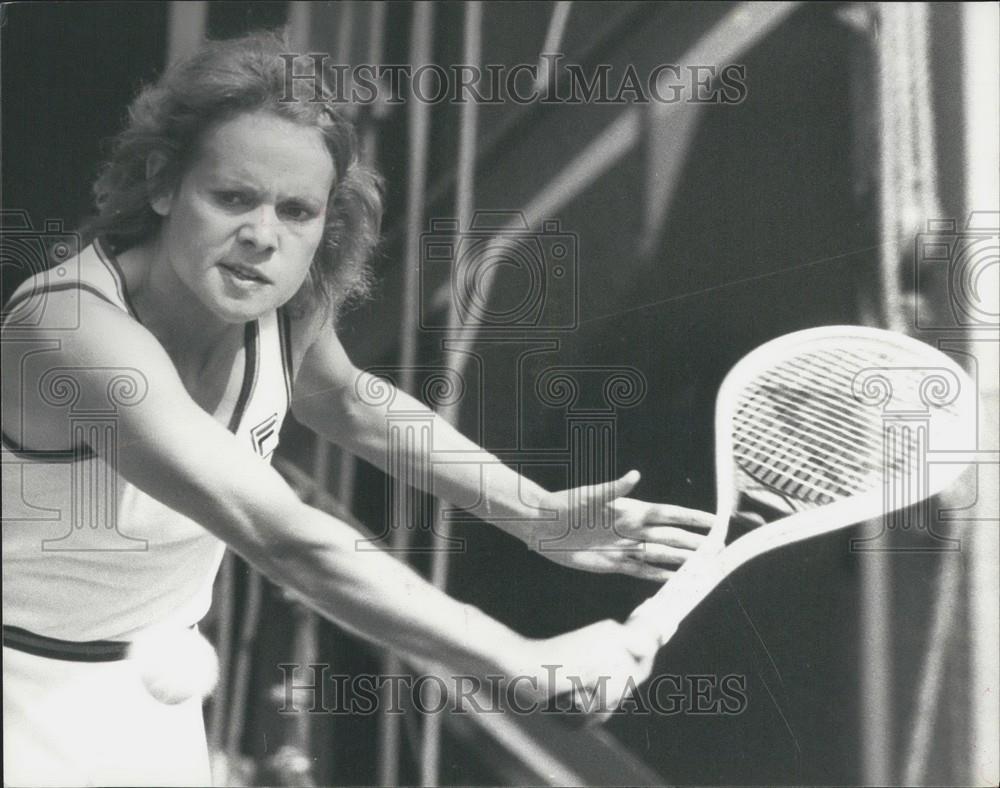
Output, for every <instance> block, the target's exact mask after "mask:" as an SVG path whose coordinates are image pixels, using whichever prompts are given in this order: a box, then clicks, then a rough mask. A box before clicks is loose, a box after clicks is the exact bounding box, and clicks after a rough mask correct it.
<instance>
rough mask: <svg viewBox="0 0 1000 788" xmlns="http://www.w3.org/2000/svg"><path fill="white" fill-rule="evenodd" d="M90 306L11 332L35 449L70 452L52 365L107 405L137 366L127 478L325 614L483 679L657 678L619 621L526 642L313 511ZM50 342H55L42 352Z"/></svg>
mask: <svg viewBox="0 0 1000 788" xmlns="http://www.w3.org/2000/svg"><path fill="white" fill-rule="evenodd" d="M80 302H85V303H84V306H83V314H82V316H81V320H80V323H81V325H83V326H84V328H83V329H78V330H75V331H71V332H62V331H57V330H55V329H49V328H46V327H45V326H44V325H43V326H42V327H40V328H33V329H32V330H31V332H30V335H31V341H30V342H28V343H22V342H18V341H14V340H16V339H17V337H19V336H21V334H19V333H18V332H15V331H5V333H4V354H3V373H4V374H3V379H4V384H3V386H4V405H3V407H4V417H5V418H4V422H5V424H12V423H14V422H16V423H17V424H19V425H22V426H21V427H20V428H19V431H20V432H21V435H18V436H15V437H16V438H17V439H18V440H19V441H20V443H21V444H22V445H25V446H28V447H30V448H66V446H65V443H66V441H67V436H68V434H69V429H68V425H69V413H68V412H67V411H66V410H65V409H62V410H61V409H60V408H58V407H54V406H53V405H51V404H50V403H49V402H47V401H46V400H45V398H43V397H42V396H41V393H40V392H41V390H40V386H41V384H42V383H43V376H44V375H45V373H46V372H50V371H51V370H53V369H55V368H60V374H61V375H67V376H69V377H71V378H73V379H74V380H75V381H76V385H77V386H78V387H79V389H80V393H79V399H78V401H93V402H99V401H101V400H102V398H103V400H104V401H107V396H108V394H107V392H108V390H109V389H108V387H109V384H110V383H111V381H112V379H113V378H115V377H118V376H121V375H122V374H123V371H125V372H126V373H127V374H135V375H137V376H138V377H140V378H141V379H143V382H144V385H143V388H144V389H145V395H144V396H142V397H141V398H139V399H138V401H137V402H135V403H134V404H131V405H128V406H125V407H121V408H119V409H118V412H117V435H116V437H117V443H116V457H117V460H116V461H117V470H118V473H119V474H120V475H121V476H123V477H124V478H125V479H127V480H128V481H129V482H131V483H132V484H135V485H136V486H137V487H139V488H140V489H141V490H143V491H144V492H146V493H147V494H149V495H151V496H152V497H154V498H156V499H157V500H159V501H160V502H162V503H164V504H165V505H167V506H169V507H170V508H172V509H174V510H176V511H178V512H180V513H181V514H183V515H185V516H187V517H189V518H191V519H192V520H194V521H196V522H198V523H201V524H202V525H203V526H204V527H205V528H206V529H208V530H209V531H211V532H212V533H213V534H215V535H216V536H218V537H219V538H220V539H222V540H224V541H225V542H226V543H227V544H229V545H230V546H231V547H232V548H233V549H234V550H235V551H236V552H238V553H239V554H240V555H242V556H243V557H244V558H246V559H247V560H248V561H249V562H250V563H251V564H253V565H254V566H256V567H257V568H258V569H259V570H260V571H262V572H263V573H264V574H265V575H267V576H268V577H270V578H271V579H272V580H274V581H275V582H277V583H278V584H280V585H282V586H286V587H288V588H291V589H293V590H295V591H296V592H298V593H299V594H301V595H302V596H304V597H305V598H306V599H307V601H308V602H309V603H310V604H311V605H312V606H313V607H315V608H316V609H317V610H318V611H319V612H320V613H322V614H323V615H325V616H326V617H328V618H330V619H333V620H335V621H337V622H339V623H341V624H342V625H344V626H345V627H347V628H348V629H350V630H352V631H354V632H356V633H358V634H360V635H362V636H363V637H366V638H368V639H371V640H374V641H376V642H379V643H381V644H383V645H385V646H388V647H390V648H393V649H397V650H400V651H402V652H404V653H406V654H409V655H412V656H414V657H417V658H418V659H423V660H427V661H432V662H441V663H444V664H446V665H448V666H449V667H450V668H452V669H455V670H459V671H462V672H471V673H472V674H473V675H484V674H487V673H495V672H496V671H498V670H499V671H502V672H504V673H514V672H517V673H523V672H527V673H528V674H529V675H534V676H539V677H542V681H543V684H544V677H545V676H546V675H547V673H546V671H545V669H543V668H542V667H541V666H542V664H543V663H560V662H561V664H563V666H564V667H565V668H566V669H567V670H568V672H569V673H575V674H576V675H578V676H580V677H581V678H582V680H583V681H584V683H585V684H589V683H590V682H591V677H590V674H594V676H593V678H594V679H595V680H596V679H597V678H599V677H600V676H601V675H608V674H609V673H610V674H612V675H615V674H617V676H616V677H620V676H621V675H622V674H623V673H627V674H628V675H629V676H631V677H632V678H633V679H635V680H637V681H641V680H642V679H643V678H645V675H646V674H647V672H648V669H649V663H651V657H652V654H648V653H646V650H647V649H646V647H645V644H643V645H642V647H634V646H633V647H632V648H628V647H627V646H626V645H624V644H623V641H622V640H621V638H614V637H611V635H612V634H614V633H617V632H618V631H619V629H620V627H619V625H617V624H615V623H614V622H603V623H602V624H601V625H600V626H599V627H598V628H597V629H596V630H595V628H594V627H588V628H585V629H584V630H580V631H579V632H576V633H570V635H566V636H561V637H560V638H552V639H549V640H545V641H537V640H528V639H526V638H523V637H520V636H519V635H517V634H516V633H514V632H513V631H512V630H510V629H509V628H507V627H506V626H504V625H502V624H500V623H499V622H497V621H495V620H493V619H491V618H489V617H488V616H486V615H485V614H483V613H482V612H480V611H479V610H477V609H475V608H473V607H471V606H469V605H465V604H462V603H460V602H458V601H456V600H454V599H452V598H451V597H449V596H447V595H446V594H444V593H443V592H441V591H439V590H438V589H436V588H435V587H434V586H432V585H431V584H429V583H427V582H426V581H425V580H424V579H423V578H421V577H420V576H419V575H418V574H417V573H416V572H414V571H412V570H411V569H409V568H408V567H407V566H405V565H404V564H402V563H401V562H399V561H397V560H396V559H395V558H393V557H392V556H390V555H389V554H387V553H385V552H383V551H381V550H378V549H374V548H372V546H371V545H370V543H368V542H367V541H365V539H364V536H363V535H362V534H360V533H359V532H358V531H356V530H355V529H354V528H352V527H351V526H349V525H348V524H346V523H344V522H342V521H340V520H337V519H335V518H333V517H331V516H329V515H327V514H325V513H323V512H320V511H317V510H315V509H313V508H311V507H309V506H306V505H305V504H303V503H302V502H301V501H300V499H299V498H298V496H297V495H296V494H295V493H294V492H293V491H292V490H291V488H290V487H289V486H288V484H287V483H286V482H285V481H284V479H282V477H281V476H280V475H279V474H278V473H277V472H276V471H275V470H274V469H272V468H271V466H270V465H269V464H267V463H266V462H263V461H262V460H261V459H260V458H259V457H257V456H256V455H255V454H254V453H253V452H252V451H251V450H250V448H249V447H248V446H244V445H242V443H241V442H240V441H239V440H238V439H237V438H236V436H234V435H233V434H232V433H230V432H229V431H228V430H227V429H225V427H223V426H222V425H221V424H219V423H218V422H217V421H215V420H214V419H213V418H212V417H211V416H209V415H208V414H207V413H205V412H204V411H203V410H201V408H199V407H198V405H197V404H196V403H195V402H194V401H193V400H192V398H191V397H190V396H189V394H188V392H187V391H186V389H185V388H184V385H183V383H182V381H181V380H180V377H179V376H178V374H177V372H176V369H175V368H174V366H173V363H172V362H171V360H170V358H169V356H168V355H167V353H166V352H165V350H164V349H163V347H162V346H161V345H160V344H159V342H158V341H157V340H156V339H155V337H153V336H152V334H150V333H149V332H148V331H147V330H146V329H144V328H142V327H141V326H140V325H139V324H137V323H136V322H134V321H133V320H131V319H130V318H128V317H127V316H126V315H125V314H124V313H122V312H121V311H120V310H118V309H116V308H115V307H113V306H110V305H107V304H104V303H102V302H100V301H99V300H98V299H96V298H94V297H92V296H89V295H86V294H84V295H83V297H82V298H80ZM76 303H78V302H77V301H76V300H75V299H73V298H70V297H68V296H67V294H65V293H51V294H49V295H48V303H46V305H45V308H46V310H47V315H48V316H49V317H47V318H46V320H49V319H51V320H52V322H53V323H54V324H58V323H59V314H58V313H59V310H60V309H64V310H65V309H72V308H75V304H76ZM46 345H51V349H50V350H45V351H43V352H37V351H38V349H39V348H40V347H45V346H46ZM28 348H32V349H34V351H35V352H31V351H30V350H28ZM49 399H51V397H50V398H49ZM60 441H61V442H62V445H60ZM106 459H107V458H106ZM601 627H603V629H601ZM611 630H614V633H613V632H612V631H611ZM588 633H589V634H588ZM581 638H582V640H581ZM560 652H562V653H560ZM637 652H642V653H641V654H640V653H637ZM545 690H546V691H545V692H543V693H542V694H548V693H549V692H553V691H560V690H559V688H554V687H547V688H545Z"/></svg>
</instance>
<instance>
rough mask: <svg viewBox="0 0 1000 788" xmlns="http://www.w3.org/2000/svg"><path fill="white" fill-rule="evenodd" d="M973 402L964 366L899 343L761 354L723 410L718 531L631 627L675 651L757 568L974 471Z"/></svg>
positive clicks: (800, 337)
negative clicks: (699, 615) (686, 632)
mask: <svg viewBox="0 0 1000 788" xmlns="http://www.w3.org/2000/svg"><path fill="white" fill-rule="evenodd" d="M975 402H976V394H975V386H974V384H973V382H972V380H971V379H970V378H969V377H968V375H967V374H966V373H965V371H964V370H963V369H962V368H961V367H959V366H958V365H957V364H956V363H955V362H954V361H952V360H951V359H950V358H948V357H947V356H946V355H944V354H943V353H941V352H940V351H938V350H937V349H935V348H932V347H930V346H929V345H926V344H924V343H922V342H919V341H917V340H915V339H911V338H910V337H907V336H903V335H900V334H896V333H893V332H890V331H882V330H879V329H872V328H864V327H859V326H829V327H823V328H815V329H809V330H806V331H799V332H796V333H794V334H789V335H787V336H783V337H780V338H778V339H775V340H772V341H771V342H768V343H767V344H765V345H762V346H761V347H759V348H758V349H757V350H755V351H753V352H751V353H750V354H749V355H747V356H745V357H744V358H743V359H742V360H741V361H740V362H739V363H738V364H737V365H736V366H735V367H733V369H732V370H731V371H730V372H729V374H728V375H727V376H726V378H725V380H724V381H723V383H722V386H721V388H720V390H719V396H718V400H717V401H716V415H715V434H716V484H717V489H718V497H717V501H718V509H717V511H718V516H717V519H716V522H715V524H714V525H713V526H712V528H711V530H710V531H709V533H708V535H707V537H706V539H705V541H704V542H703V544H702V545H701V547H700V548H699V549H698V550H697V551H696V553H695V554H694V555H693V556H692V557H691V558H690V559H688V561H687V562H686V563H685V564H684V565H683V566H682V567H681V568H680V570H679V571H678V572H677V574H675V575H674V576H673V577H672V578H671V579H670V580H669V581H668V582H667V583H666V584H665V585H664V586H663V587H662V588H661V589H660V590H659V591H658V592H657V593H656V594H655V595H654V596H652V597H650V598H649V599H647V600H646V601H645V602H643V603H642V604H641V605H639V606H638V607H637V608H636V609H635V611H634V612H633V613H632V615H631V616H630V617H629V619H628V621H627V622H626V623H627V626H630V627H634V628H639V629H641V630H643V631H645V632H647V633H649V634H651V635H652V636H653V637H655V638H656V640H657V641H658V642H659V644H660V646H663V644H665V643H666V642H667V641H668V640H670V638H671V637H673V635H674V633H675V632H676V631H677V628H678V627H679V626H680V624H681V622H682V621H683V620H684V619H685V617H687V615H688V614H689V613H690V612H691V611H692V610H694V609H695V607H697V606H698V604H700V603H701V601H702V600H703V599H705V597H706V596H708V595H709V594H710V593H711V592H712V590H713V589H714V588H716V586H718V585H719V584H720V583H721V582H722V581H724V580H725V579H726V578H727V577H728V576H729V575H730V574H732V572H734V571H735V570H736V569H738V568H739V567H741V566H743V565H744V564H745V563H747V562H748V561H750V560H752V559H753V558H756V557H757V556H759V555H762V554H764V553H766V552H769V551H771V550H775V549H777V548H779V547H783V546H785V545H788V544H792V543H793V542H799V541H802V540H803V539H808V538H811V537H814V536H819V535H820V534H825V533H828V532H830V531H833V530H836V529H838V528H846V527H849V526H852V525H855V524H857V523H860V522H863V521H865V520H871V519H873V518H878V517H882V516H883V515H888V514H889V513H891V512H899V510H902V509H904V508H906V507H909V506H912V505H914V504H917V503H920V502H921V501H925V500H927V499H928V498H930V497H931V496H933V495H935V494H937V493H939V492H941V491H942V490H944V489H945V488H946V487H948V486H949V485H950V484H951V483H952V482H953V481H954V480H955V478H956V477H957V476H958V475H959V474H960V473H961V472H962V471H963V470H964V469H965V468H966V467H967V459H966V461H965V462H963V461H962V454H961V452H960V451H956V449H959V448H967V447H969V446H970V445H972V446H974V445H975V437H974V436H975V413H976V408H975ZM967 456H968V455H967V454H966V458H967Z"/></svg>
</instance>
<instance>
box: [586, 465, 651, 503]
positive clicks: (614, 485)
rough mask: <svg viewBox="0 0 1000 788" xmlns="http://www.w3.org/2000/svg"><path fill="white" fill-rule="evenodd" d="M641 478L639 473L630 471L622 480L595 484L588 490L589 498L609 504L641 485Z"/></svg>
mask: <svg viewBox="0 0 1000 788" xmlns="http://www.w3.org/2000/svg"><path fill="white" fill-rule="evenodd" d="M639 478H640V476H639V471H635V470H633V471H629V472H628V473H626V474H625V475H624V476H622V477H621V478H620V479H615V480H614V481H611V482H604V484H595V485H594V486H593V487H590V488H588V490H587V497H588V498H590V499H595V498H596V499H597V500H599V501H604V502H608V503H609V502H611V501H613V500H615V499H616V498H621V497H623V496H625V495H628V494H629V493H630V492H632V489H633V488H634V487H635V486H636V485H637V484H638V483H639Z"/></svg>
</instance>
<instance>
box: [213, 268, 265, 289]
mask: <svg viewBox="0 0 1000 788" xmlns="http://www.w3.org/2000/svg"><path fill="white" fill-rule="evenodd" d="M219 267H220V268H221V269H222V270H223V271H225V272H226V273H227V274H229V275H230V277H231V278H232V279H234V280H235V281H237V282H245V283H248V284H249V283H257V284H262V285H268V284H271V280H270V279H268V278H267V277H266V276H262V275H261V274H259V273H257V271H256V270H255V269H253V268H252V267H250V266H247V265H241V264H239V263H219Z"/></svg>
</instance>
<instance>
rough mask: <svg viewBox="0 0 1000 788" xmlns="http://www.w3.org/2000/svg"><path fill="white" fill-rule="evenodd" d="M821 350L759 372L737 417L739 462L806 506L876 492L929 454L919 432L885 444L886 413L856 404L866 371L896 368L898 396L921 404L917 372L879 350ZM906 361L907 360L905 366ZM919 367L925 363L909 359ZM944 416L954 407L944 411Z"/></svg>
mask: <svg viewBox="0 0 1000 788" xmlns="http://www.w3.org/2000/svg"><path fill="white" fill-rule="evenodd" d="M872 350H873V351H874V352H866V351H868V348H855V349H853V350H851V349H843V348H821V349H817V350H813V351H812V352H808V353H800V354H798V355H796V356H793V357H791V358H788V359H785V360H784V361H782V362H780V363H777V364H774V365H772V366H771V367H769V368H768V369H766V370H763V371H760V372H759V373H758V374H757V375H756V376H754V377H753V378H752V379H750V381H749V382H748V383H747V384H746V385H745V386H744V388H743V390H742V391H741V392H740V394H739V396H738V397H737V401H736V409H735V412H734V414H733V419H732V428H733V450H734V455H735V460H736V464H737V466H738V467H739V468H741V469H742V470H743V471H744V472H746V473H747V474H748V475H749V476H750V477H752V478H753V479H754V480H756V481H757V482H759V483H760V484H763V485H764V486H765V487H767V488H770V489H771V490H773V491H774V492H776V493H779V494H781V495H782V496H783V497H785V498H786V500H787V499H788V498H789V497H790V498H792V499H794V500H795V501H798V502H799V503H800V504H804V505H806V506H822V505H826V504H829V503H832V502H834V501H836V500H838V499H841V498H845V497H849V496H852V495H856V494H859V493H865V492H870V491H872V490H875V489H878V488H879V487H881V486H882V485H883V484H884V483H885V482H886V478H887V476H893V477H896V476H900V475H905V474H907V473H909V472H910V471H911V470H912V469H913V468H914V467H916V463H917V462H918V461H919V460H920V459H921V458H922V452H923V451H925V450H926V436H924V435H921V433H920V430H919V428H915V429H904V430H903V431H902V435H900V436H896V437H895V439H893V440H891V441H887V440H886V434H885V421H884V413H883V411H882V408H881V407H879V406H876V405H869V404H865V403H864V402H862V401H859V399H858V397H857V396H856V395H855V393H854V388H853V386H854V381H855V379H856V377H857V376H858V374H859V373H860V372H862V371H864V370H869V369H879V368H886V367H890V366H891V367H892V368H893V372H894V373H896V374H894V375H893V397H894V398H895V399H896V400H897V401H899V402H903V403H912V404H913V405H914V406H915V407H920V404H921V401H920V398H919V395H920V385H919V380H918V378H919V377H922V375H918V374H917V373H918V370H917V369H914V371H913V374H910V375H907V374H906V372H907V370H906V368H901V367H899V366H898V365H899V364H900V361H901V359H900V357H899V354H898V353H897V354H894V355H890V354H889V353H888V352H886V351H885V350H884V349H882V348H881V347H880V348H878V349H874V348H873V349H872ZM906 360H908V359H903V361H904V362H905V361H906ZM912 361H913V363H914V365H915V366H916V367H919V366H920V365H921V363H923V364H926V360H925V359H923V358H918V357H915V358H913V359H912ZM944 410H945V411H946V412H947V411H949V410H950V409H947V408H946V409H944Z"/></svg>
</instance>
